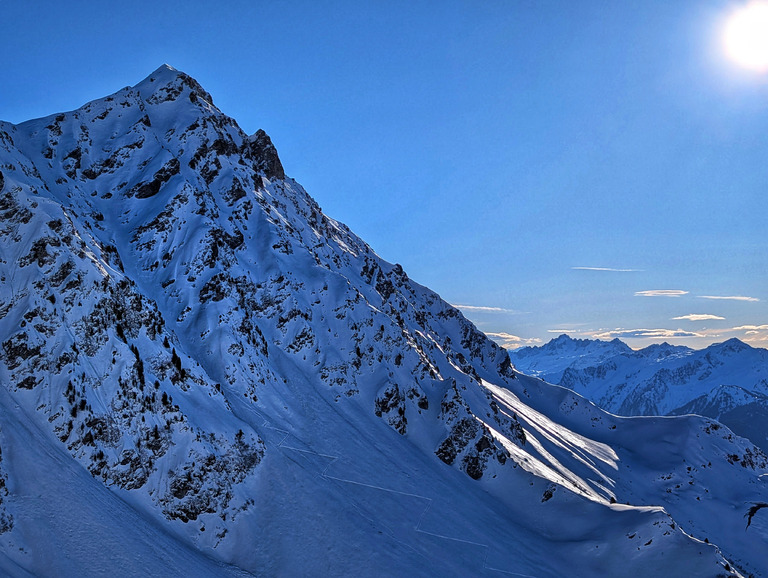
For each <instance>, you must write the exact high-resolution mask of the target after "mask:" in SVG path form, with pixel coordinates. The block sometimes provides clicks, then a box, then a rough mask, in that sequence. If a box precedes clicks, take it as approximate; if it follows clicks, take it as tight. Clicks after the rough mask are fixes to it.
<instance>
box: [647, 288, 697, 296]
mask: <svg viewBox="0 0 768 578" xmlns="http://www.w3.org/2000/svg"><path fill="white" fill-rule="evenodd" d="M682 295H688V291H682V290H680V289H651V290H649V291H637V292H635V297H680V296H682Z"/></svg>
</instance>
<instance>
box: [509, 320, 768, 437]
mask: <svg viewBox="0 0 768 578" xmlns="http://www.w3.org/2000/svg"><path fill="white" fill-rule="evenodd" d="M510 357H511V358H512V360H513V362H514V364H515V367H516V368H517V369H518V370H520V371H522V372H523V373H526V374H529V375H534V376H536V377H540V378H541V379H543V380H545V381H547V382H549V383H554V384H556V385H562V386H563V387H567V388H568V389H572V390H573V391H575V392H577V393H579V394H581V395H583V396H584V397H586V398H587V399H589V400H592V401H593V402H594V403H596V404H597V405H598V406H599V407H601V408H603V409H605V410H607V411H609V412H611V413H614V414H617V415H626V416H632V415H683V414H689V413H694V414H698V415H703V416H707V417H711V418H713V419H716V420H718V421H719V422H721V423H723V424H725V425H727V426H728V427H729V428H730V429H731V430H733V432H734V433H737V434H739V435H741V436H744V437H748V438H749V439H751V440H752V441H753V442H754V443H755V444H756V445H758V446H760V447H761V448H763V450H766V451H768V350H766V349H759V348H754V347H751V346H749V345H747V344H746V343H743V342H742V341H739V340H738V339H729V340H728V341H725V342H723V343H717V344H714V345H711V346H709V347H707V348H706V349H702V350H693V349H690V348H688V347H684V346H680V345H678V346H675V345H669V344H668V343H662V344H660V345H651V346H649V347H646V348H645V349H640V350H637V351H633V350H632V349H630V348H629V346H628V345H626V344H625V343H623V342H622V341H620V340H618V339H614V340H613V341H598V340H589V339H572V338H570V337H568V336H567V335H561V336H560V337H558V338H556V339H553V340H552V341H550V342H549V343H547V344H545V345H542V346H540V347H522V348H520V349H517V350H514V351H511V352H510Z"/></svg>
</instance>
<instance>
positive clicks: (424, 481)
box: [0, 66, 768, 577]
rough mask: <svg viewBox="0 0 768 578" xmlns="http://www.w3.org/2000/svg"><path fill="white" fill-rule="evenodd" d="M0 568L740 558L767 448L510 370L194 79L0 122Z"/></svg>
mask: <svg viewBox="0 0 768 578" xmlns="http://www.w3.org/2000/svg"><path fill="white" fill-rule="evenodd" d="M0 287H1V289H0V384H2V387H0V574H3V575H7V576H30V575H34V576H53V575H56V576H102V575H105V574H114V575H120V576H147V575H155V576H190V575H193V576H247V575H258V576H308V575H313V576H360V575H365V576H505V575H513V576H514V575H517V576H536V577H547V576H595V575H603V576H619V575H625V576H630V575H631V576H658V575H661V574H666V575H680V576H726V575H741V576H747V575H750V574H753V575H755V576H758V575H763V576H765V575H768V550H767V549H766V548H765V544H766V540H768V508H762V505H765V504H767V503H768V484H767V483H766V481H768V460H766V456H765V455H764V454H763V452H762V451H761V450H760V449H758V448H757V447H755V446H754V445H753V444H752V443H751V442H749V441H747V440H746V439H743V438H741V437H738V436H736V435H734V434H733V433H732V432H731V431H729V430H728V429H727V428H726V427H724V426H722V425H720V424H719V423H717V422H715V421H713V420H711V419H706V418H702V417H696V416H691V415H686V416H682V417H675V418H669V417H667V418H665V417H660V418H623V417H616V416H614V415H611V414H608V413H606V412H604V411H603V410H601V409H598V408H597V407H596V406H594V405H593V404H592V403H590V402H588V401H586V400H585V399H584V398H582V397H580V396H579V395H577V394H576V393H574V392H572V391H570V390H568V389H566V388H562V387H557V386H553V385H549V384H547V383H545V382H543V381H540V380H539V379H536V378H532V377H525V376H523V375H520V374H518V373H517V372H516V371H515V370H514V368H513V366H512V364H511V361H510V357H509V355H508V353H507V352H506V351H505V350H504V349H502V348H500V347H498V346H497V345H495V344H494V343H493V342H492V341H490V340H489V339H488V338H486V337H485V335H484V334H482V333H480V332H479V331H478V330H477V329H476V328H475V327H474V326H473V325H472V324H471V323H470V322H468V321H467V320H466V319H465V318H464V317H463V316H462V315H461V313H459V311H457V310H456V309H455V308H453V307H451V306H450V305H448V304H447V303H446V302H444V301H443V300H441V299H440V297H439V296H438V295H436V294H435V293H434V292H432V291H430V290H429V289H427V288H425V287H422V286H421V285H419V284H417V283H415V282H414V281H412V280H411V279H409V277H408V276H407V275H406V273H405V272H404V271H403V269H402V267H400V266H399V265H393V264H391V263H387V262H385V261H383V260H382V259H380V258H379V257H378V256H377V255H376V254H375V253H374V252H373V251H372V250H371V248H370V247H368V246H367V245H366V244H365V243H364V242H363V241H362V240H361V239H359V238H358V237H356V236H355V235H354V234H353V233H352V232H351V231H350V230H349V229H348V228H347V227H345V226H344V225H342V224H340V223H338V222H336V221H334V220H333V219H331V218H329V217H328V216H326V215H325V214H324V213H323V212H322V211H321V209H320V207H319V206H318V205H317V204H316V203H315V201H314V200H313V199H312V198H311V197H309V196H308V195H307V193H306V192H305V191H304V189H302V187H301V186H300V185H299V184H298V183H296V182H295V181H294V180H292V179H291V178H289V177H287V176H286V175H285V172H284V170H283V166H282V164H281V162H280V160H279V158H278V155H277V152H276V150H275V147H274V146H273V144H272V142H271V141H270V138H269V137H268V136H267V135H266V134H265V133H264V132H263V131H258V132H256V133H255V134H253V135H250V136H249V135H247V134H245V133H244V132H243V131H242V130H241V129H240V128H239V127H238V125H237V123H236V122H235V121H234V120H233V119H231V118H229V117H227V116H226V115H225V114H223V113H222V112H221V111H219V110H218V109H217V108H216V107H215V106H214V104H213V100H212V98H211V96H210V95H209V94H208V93H207V92H206V91H205V90H204V89H203V88H202V87H201V86H200V85H199V84H198V83H197V82H196V81H195V80H193V79H192V78H190V77H189V76H187V75H186V74H184V73H181V72H179V71H176V70H174V69H172V68H170V67H168V66H162V67H160V68H159V69H157V70H156V71H155V72H153V73H152V74H151V75H150V76H149V77H147V78H146V79H145V80H143V81H141V82H140V83H138V84H137V85H135V86H133V87H129V88H124V89H122V90H120V91H118V92H116V93H115V94H113V95H111V96H108V97H106V98H102V99H99V100H95V101H93V102H90V103H88V104H86V105H85V106H83V107H82V108H79V109H78V110H75V111H72V112H67V113H61V114H54V115H52V116H49V117H46V118H42V119H37V120H31V121H28V122H24V123H21V124H18V125H13V124H10V123H0Z"/></svg>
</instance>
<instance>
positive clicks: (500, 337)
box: [486, 332, 541, 349]
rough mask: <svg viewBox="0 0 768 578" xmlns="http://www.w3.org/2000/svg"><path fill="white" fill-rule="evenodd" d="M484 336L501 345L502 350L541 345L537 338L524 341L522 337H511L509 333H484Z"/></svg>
mask: <svg viewBox="0 0 768 578" xmlns="http://www.w3.org/2000/svg"><path fill="white" fill-rule="evenodd" d="M486 335H487V336H488V337H490V338H491V339H493V340H494V341H495V342H496V343H498V344H499V345H501V346H502V347H503V348H504V349H517V348H518V347H523V346H525V345H536V344H538V343H541V339H539V338H537V337H534V338H530V339H526V338H524V337H518V336H517V335H512V334H511V333H504V332H500V333H486Z"/></svg>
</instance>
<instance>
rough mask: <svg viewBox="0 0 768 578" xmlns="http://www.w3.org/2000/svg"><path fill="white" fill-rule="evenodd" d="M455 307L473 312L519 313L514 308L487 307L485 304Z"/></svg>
mask: <svg viewBox="0 0 768 578" xmlns="http://www.w3.org/2000/svg"><path fill="white" fill-rule="evenodd" d="M453 307H455V308H456V309H461V310H462V311H469V312H472V313H518V311H515V310H514V309H504V308H503V307H485V306H483V305H453Z"/></svg>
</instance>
